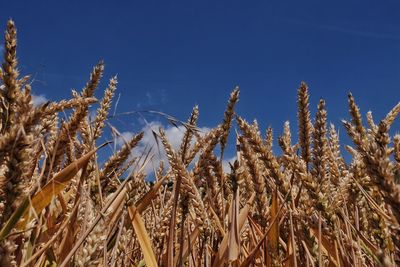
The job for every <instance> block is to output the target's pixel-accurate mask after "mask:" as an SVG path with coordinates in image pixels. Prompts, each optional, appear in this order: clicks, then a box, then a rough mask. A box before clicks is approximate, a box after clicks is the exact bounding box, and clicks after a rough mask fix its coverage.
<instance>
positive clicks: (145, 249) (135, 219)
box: [129, 208, 158, 267]
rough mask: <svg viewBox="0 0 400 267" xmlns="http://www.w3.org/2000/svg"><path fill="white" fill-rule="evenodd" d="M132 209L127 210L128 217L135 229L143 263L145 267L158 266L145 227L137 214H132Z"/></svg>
mask: <svg viewBox="0 0 400 267" xmlns="http://www.w3.org/2000/svg"><path fill="white" fill-rule="evenodd" d="M132 210H133V208H130V209H129V215H130V216H131V221H132V226H133V229H135V233H136V236H137V238H138V242H139V244H140V247H141V249H142V250H141V251H142V253H143V256H144V261H145V262H146V265H147V266H154V267H156V266H158V264H157V260H156V256H155V255H154V252H153V249H152V248H151V241H150V237H149V234H148V233H147V230H146V227H145V226H144V222H143V219H142V217H141V216H140V214H139V213H138V212H132Z"/></svg>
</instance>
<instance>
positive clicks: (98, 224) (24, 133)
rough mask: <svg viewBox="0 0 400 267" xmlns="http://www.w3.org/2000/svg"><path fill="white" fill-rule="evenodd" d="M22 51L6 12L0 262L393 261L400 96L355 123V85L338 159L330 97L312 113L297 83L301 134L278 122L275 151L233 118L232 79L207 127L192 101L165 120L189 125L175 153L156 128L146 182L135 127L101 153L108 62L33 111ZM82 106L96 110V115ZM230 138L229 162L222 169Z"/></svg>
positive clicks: (0, 97) (399, 215) (396, 254)
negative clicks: (154, 164)
mask: <svg viewBox="0 0 400 267" xmlns="http://www.w3.org/2000/svg"><path fill="white" fill-rule="evenodd" d="M16 47H17V36H16V28H15V25H14V23H13V22H12V21H9V22H8V24H7V29H6V34H5V45H4V48H5V49H4V50H5V51H4V63H3V64H2V66H1V69H0V81H1V82H0V88H1V90H0V93H1V94H0V110H1V113H0V114H1V116H0V131H1V134H0V266H168V267H172V266H199V267H200V266H395V265H398V264H400V224H399V223H400V184H399V182H400V181H399V177H400V135H394V136H390V134H389V129H390V127H391V125H392V124H393V122H394V120H395V119H396V117H397V116H398V114H399V112H400V104H398V105H397V106H395V107H393V108H392V109H391V110H390V112H389V113H388V114H387V115H386V117H385V118H383V119H382V120H381V121H379V122H374V119H373V117H372V113H371V112H368V113H367V114H366V118H367V120H366V121H367V123H363V121H362V115H361V112H360V110H359V108H358V106H357V104H356V102H355V99H354V97H353V96H352V95H351V94H350V95H349V96H348V102H349V120H348V121H343V125H344V128H345V129H346V130H347V134H348V135H349V136H350V138H351V140H352V141H353V144H352V145H351V146H350V145H348V146H344V148H345V149H346V150H347V152H348V153H349V154H350V155H351V159H350V160H344V158H343V155H342V150H341V147H340V142H339V136H338V133H337V130H336V129H335V127H334V126H333V125H327V112H326V110H325V102H324V100H320V102H319V103H318V109H317V113H316V114H315V119H312V115H311V114H310V111H309V105H314V103H309V91H308V87H307V85H306V84H305V83H301V84H300V86H299V88H298V91H297V94H298V103H297V104H298V114H297V115H298V127H297V132H298V140H292V138H291V128H290V125H289V122H285V123H284V125H283V127H284V131H283V135H282V136H279V137H277V140H278V143H279V146H280V151H281V152H279V153H276V152H275V151H278V150H277V149H273V148H272V144H273V130H272V129H270V128H269V129H267V130H266V134H265V136H263V135H262V134H261V130H260V129H259V127H258V124H257V121H254V122H251V123H249V122H247V121H246V120H245V119H244V118H242V117H241V116H240V114H236V113H235V105H236V104H237V102H238V100H239V89H238V88H235V89H234V90H233V91H232V93H231V95H230V97H229V100H228V104H227V107H226V111H225V114H221V119H222V120H221V123H220V124H219V125H218V126H217V127H215V128H213V129H211V130H210V131H208V132H207V133H202V134H200V133H199V131H198V128H197V127H196V123H197V120H198V116H199V109H198V107H197V106H196V107H194V108H193V112H192V114H190V116H189V118H188V120H187V121H186V122H179V121H178V120H176V121H174V122H173V123H174V124H176V125H183V126H184V127H185V134H184V137H183V139H182V141H181V146H180V148H179V149H175V150H174V149H173V148H172V146H171V144H170V142H169V140H167V138H166V135H165V132H164V130H163V129H159V130H158V131H157V132H154V138H156V139H157V143H158V144H159V149H161V150H164V151H165V153H166V155H167V157H168V162H164V163H161V164H160V166H159V167H158V169H157V170H156V172H155V181H154V182H149V180H148V177H147V176H146V174H145V172H144V171H143V170H144V168H145V166H146V164H149V161H151V160H152V159H151V155H145V154H143V155H142V156H141V157H142V158H140V159H139V158H137V157H134V158H132V157H131V152H132V150H135V146H137V145H138V144H140V142H141V139H142V137H143V133H137V134H136V135H134V136H133V137H132V138H131V139H130V140H126V142H125V145H123V146H122V147H121V148H119V150H117V151H116V152H115V153H114V154H113V155H109V157H108V159H106V160H104V159H102V160H100V159H99V158H100V157H99V156H98V153H99V150H101V149H103V147H104V146H106V145H108V144H102V143H101V142H100V140H102V139H101V136H102V134H103V132H104V130H105V126H106V123H107V120H108V116H109V110H110V107H111V104H112V100H113V96H114V93H115V90H116V88H117V78H116V77H113V78H111V79H110V80H109V82H108V85H107V86H106V89H105V91H104V96H103V97H102V98H101V99H96V98H94V91H95V90H96V88H98V87H101V85H100V86H99V84H100V80H101V78H102V74H103V69H104V65H103V63H102V62H100V63H98V64H97V65H96V66H95V67H94V68H93V71H92V73H91V74H90V78H89V81H88V82H87V84H86V85H85V86H84V88H83V89H82V90H81V91H80V92H77V91H73V93H72V95H73V97H72V98H71V99H65V100H62V101H59V102H48V103H45V104H43V105H39V106H34V105H33V103H32V95H31V83H30V81H31V79H30V77H29V76H21V75H20V74H19V71H18V64H17V54H16ZM282 101H284V100H282ZM221 104H223V103H221ZM89 106H97V107H98V108H97V113H96V116H95V119H93V120H90V118H89ZM389 108H390V107H388V109H389ZM64 111H66V112H67V113H64ZM64 114H69V118H68V119H65V115H64ZM235 129H237V131H235ZM229 135H230V136H235V137H236V155H237V160H236V161H235V162H234V163H233V164H231V166H230V170H229V171H226V170H224V168H223V167H222V159H223V157H224V151H225V149H226V146H227V145H228V142H227V141H228V136H229ZM138 162H140V164H138Z"/></svg>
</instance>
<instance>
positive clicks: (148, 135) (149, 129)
mask: <svg viewBox="0 0 400 267" xmlns="http://www.w3.org/2000/svg"><path fill="white" fill-rule="evenodd" d="M160 127H161V128H163V129H164V131H165V135H166V137H167V139H168V141H169V143H170V144H171V146H172V148H173V149H174V150H175V151H177V150H178V149H179V148H180V145H181V141H182V138H183V136H184V134H185V131H186V128H185V127H184V126H182V125H181V126H178V127H174V126H167V127H164V126H163V125H162V124H161V122H159V121H152V122H150V123H148V124H147V125H145V126H144V127H143V128H142V129H141V131H143V132H144V136H143V138H142V140H141V142H140V143H139V145H138V146H137V147H135V148H134V149H133V151H132V157H140V156H142V155H143V154H144V153H147V152H148V151H149V149H150V150H151V152H150V156H152V157H153V158H152V160H151V161H150V162H149V163H148V164H147V165H146V166H145V169H144V171H145V173H146V174H151V173H152V172H153V171H154V170H155V169H157V168H158V166H159V164H160V161H164V164H165V166H166V167H167V166H168V159H167V156H166V155H165V152H164V147H163V145H162V144H161V140H159V144H158V146H157V142H156V139H155V137H154V134H153V132H154V133H157V134H158V133H159V128H160ZM199 130H200V134H204V133H206V132H208V131H209V130H210V128H207V127H202V128H200V129H199ZM135 134H136V133H132V132H123V133H121V136H120V137H119V138H117V140H116V144H117V146H122V145H123V144H124V143H125V142H126V141H129V140H130V139H131V138H132V137H133V136H134V135H135Z"/></svg>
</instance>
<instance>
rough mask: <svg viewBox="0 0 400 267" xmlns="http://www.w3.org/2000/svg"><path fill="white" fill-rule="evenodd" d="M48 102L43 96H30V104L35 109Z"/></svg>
mask: <svg viewBox="0 0 400 267" xmlns="http://www.w3.org/2000/svg"><path fill="white" fill-rule="evenodd" d="M47 101H48V99H47V98H46V97H45V96H44V95H34V94H32V104H33V106H35V107H37V106H39V105H41V104H44V103H46V102H47Z"/></svg>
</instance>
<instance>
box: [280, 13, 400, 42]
mask: <svg viewBox="0 0 400 267" xmlns="http://www.w3.org/2000/svg"><path fill="white" fill-rule="evenodd" d="M278 19H279V20H281V21H284V22H287V23H291V24H297V25H305V26H310V27H313V28H316V29H321V30H327V31H333V32H338V33H344V34H348V35H355V36H360V37H366V38H374V39H387V40H397V41H399V40H400V35H396V34H390V33H384V32H373V31H367V30H356V29H354V28H353V29H352V28H350V27H349V28H345V27H339V26H336V25H329V24H320V23H313V22H308V21H304V20H298V19H292V18H283V17H279V18H278Z"/></svg>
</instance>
